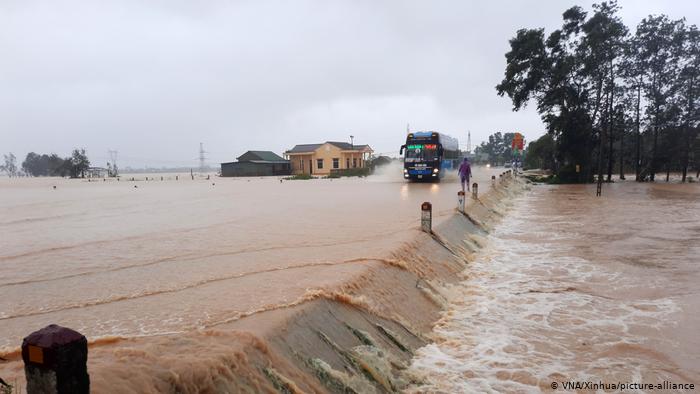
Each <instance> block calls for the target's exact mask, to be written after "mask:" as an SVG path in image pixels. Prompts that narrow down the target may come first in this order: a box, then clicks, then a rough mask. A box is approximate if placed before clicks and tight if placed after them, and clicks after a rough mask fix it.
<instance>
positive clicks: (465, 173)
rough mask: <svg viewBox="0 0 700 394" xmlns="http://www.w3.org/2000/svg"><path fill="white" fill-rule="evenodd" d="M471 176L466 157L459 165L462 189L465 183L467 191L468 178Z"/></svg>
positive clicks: (470, 167)
mask: <svg viewBox="0 0 700 394" xmlns="http://www.w3.org/2000/svg"><path fill="white" fill-rule="evenodd" d="M471 176H472V166H471V164H470V163H469V159H467V158H466V157H465V158H464V161H462V164H461V165H460V166H459V180H460V183H461V184H462V191H464V185H465V184H466V185H467V188H466V189H467V191H469V178H471Z"/></svg>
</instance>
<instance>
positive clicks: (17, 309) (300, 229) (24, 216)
mask: <svg viewBox="0 0 700 394" xmlns="http://www.w3.org/2000/svg"><path fill="white" fill-rule="evenodd" d="M497 171H498V170H496V169H490V170H489V169H479V168H475V173H476V179H475V181H477V182H479V183H480V184H481V188H480V189H481V192H482V194H481V196H482V197H481V200H480V201H478V202H473V203H472V204H471V206H470V212H471V213H472V215H473V217H472V218H471V220H470V219H468V218H466V217H464V216H462V215H455V207H456V202H457V201H456V200H457V199H456V191H457V190H458V188H459V186H458V185H457V184H456V183H454V182H451V181H450V179H446V180H445V181H443V182H442V183H439V184H407V183H405V182H404V181H403V180H401V179H396V180H395V179H393V178H388V177H384V178H382V177H377V178H373V177H370V178H369V179H339V180H329V179H325V180H321V179H318V180H313V181H290V182H287V181H284V182H280V181H279V180H278V179H216V180H215V182H212V181H211V180H209V181H207V180H205V179H195V180H191V179H187V180H183V179H182V178H181V179H180V180H173V179H169V180H168V179H164V180H163V181H160V180H159V178H158V179H156V180H153V179H150V180H149V181H145V179H144V180H141V181H135V182H130V181H127V182H125V181H121V182H116V181H110V180H107V181H102V182H83V181H79V180H76V181H68V180H56V179H19V180H10V181H8V180H2V187H3V193H2V195H0V198H1V199H2V200H1V202H2V204H0V213H1V214H2V215H0V216H1V217H2V220H1V221H0V228H1V229H2V230H3V234H4V235H6V236H4V237H3V238H2V239H0V242H2V245H1V246H2V248H0V250H1V252H0V292H1V293H2V297H0V324H1V325H0V330H1V331H0V333H1V335H0V347H4V349H5V350H4V351H2V352H1V355H2V356H4V357H5V358H7V359H9V362H3V363H0V376H1V377H3V378H4V379H6V380H8V381H9V382H11V383H19V384H20V385H21V384H22V366H21V361H20V360H19V354H18V353H17V352H16V349H17V346H18V345H19V343H20V342H21V338H22V337H23V336H25V335H27V334H28V333H29V332H31V331H33V330H36V329H38V328H41V327H43V326H44V325H46V324H49V323H58V324H61V325H64V326H68V327H71V328H74V329H77V330H79V331H81V332H82V333H84V334H86V335H87V336H88V338H89V340H90V342H91V346H90V356H89V359H88V360H89V361H88V369H89V372H90V375H91V381H92V386H91V387H92V389H93V391H95V392H110V393H112V392H236V391H246V390H247V391H253V392H274V391H275V390H279V389H280V388H282V389H283V390H287V391H292V392H294V391H295V390H297V389H296V388H295V387H297V388H298V389H299V390H302V391H305V392H324V391H336V390H337V389H338V387H341V388H343V390H344V391H346V392H352V391H355V392H362V393H364V392H372V390H377V391H379V392H381V391H395V390H399V389H401V388H402V387H405V386H406V385H407V384H408V381H406V378H405V377H403V374H402V371H403V370H405V369H406V366H407V364H408V362H409V361H410V359H411V357H412V355H413V350H415V349H416V348H418V347H420V346H422V345H425V344H426V343H427V341H426V338H425V337H424V335H423V334H424V333H425V332H427V331H428V330H429V329H430V327H431V324H432V323H433V322H434V321H435V320H436V319H437V318H438V317H439V315H438V313H439V311H440V308H442V307H444V306H445V305H446V299H447V295H446V293H445V292H444V290H443V289H444V288H445V285H446V284H449V283H454V282H456V281H457V280H458V278H459V276H458V273H459V272H461V271H462V270H463V269H464V268H465V258H466V257H468V256H469V255H470V254H471V253H473V252H474V251H475V250H477V249H478V244H479V242H480V241H479V239H480V238H479V236H478V235H481V236H483V235H485V233H484V230H483V229H482V228H481V226H486V225H487V223H491V222H492V219H494V218H497V217H499V213H498V207H497V206H496V205H497V201H498V200H500V199H501V198H504V197H505V196H506V195H508V194H509V193H508V192H507V190H506V189H505V186H501V187H499V190H498V191H494V192H493V193H490V192H489V185H490V177H491V174H492V173H496V174H497ZM54 183H55V185H56V186H57V187H56V188H55V189H54V188H52V184H54ZM135 186H138V187H135ZM423 201H431V202H432V203H433V223H434V229H435V236H434V237H433V236H430V235H427V234H425V233H423V232H421V231H420V228H419V225H418V223H419V207H420V204H421V203H422V202H423ZM470 202H471V199H470ZM475 223H477V224H475ZM49 229H51V230H49ZM53 229H56V231H53ZM467 233H470V234H473V236H467ZM348 390H350V391H348Z"/></svg>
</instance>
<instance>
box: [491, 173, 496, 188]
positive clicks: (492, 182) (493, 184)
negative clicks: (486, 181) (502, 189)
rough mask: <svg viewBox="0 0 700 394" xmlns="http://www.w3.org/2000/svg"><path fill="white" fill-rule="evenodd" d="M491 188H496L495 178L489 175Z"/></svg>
mask: <svg viewBox="0 0 700 394" xmlns="http://www.w3.org/2000/svg"><path fill="white" fill-rule="evenodd" d="M491 186H494V187H495V186H496V176H495V175H491Z"/></svg>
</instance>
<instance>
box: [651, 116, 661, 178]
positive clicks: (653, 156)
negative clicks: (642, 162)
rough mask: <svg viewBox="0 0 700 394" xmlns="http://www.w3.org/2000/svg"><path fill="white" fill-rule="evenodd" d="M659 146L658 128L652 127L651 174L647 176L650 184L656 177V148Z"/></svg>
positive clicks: (656, 126)
mask: <svg viewBox="0 0 700 394" xmlns="http://www.w3.org/2000/svg"><path fill="white" fill-rule="evenodd" d="M658 144H659V126H658V125H655V126H654V143H653V145H652V147H651V174H649V178H650V179H651V181H652V182H654V178H655V177H656V146H657V145H658Z"/></svg>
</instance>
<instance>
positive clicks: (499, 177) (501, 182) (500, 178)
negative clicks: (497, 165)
mask: <svg viewBox="0 0 700 394" xmlns="http://www.w3.org/2000/svg"><path fill="white" fill-rule="evenodd" d="M498 184H499V185H502V184H503V174H499V175H498Z"/></svg>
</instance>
